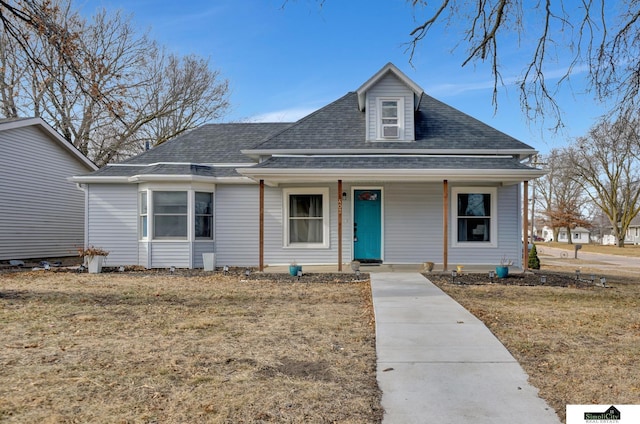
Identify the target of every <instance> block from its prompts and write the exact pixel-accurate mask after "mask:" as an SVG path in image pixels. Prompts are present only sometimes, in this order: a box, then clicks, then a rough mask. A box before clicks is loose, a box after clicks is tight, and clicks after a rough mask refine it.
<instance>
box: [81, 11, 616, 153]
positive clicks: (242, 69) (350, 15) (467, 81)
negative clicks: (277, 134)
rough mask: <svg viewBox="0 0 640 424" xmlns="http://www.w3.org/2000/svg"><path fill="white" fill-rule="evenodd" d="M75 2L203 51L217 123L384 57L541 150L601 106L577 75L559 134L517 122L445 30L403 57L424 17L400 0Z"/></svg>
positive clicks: (515, 64) (317, 101)
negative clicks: (215, 80) (224, 111)
mask: <svg viewBox="0 0 640 424" xmlns="http://www.w3.org/2000/svg"><path fill="white" fill-rule="evenodd" d="M76 1H77V2H76V5H77V6H78V7H80V8H81V11H82V13H83V14H84V15H86V16H89V15H92V14H94V13H95V12H96V10H97V8H102V7H104V8H106V9H107V10H110V11H116V10H118V9H120V10H122V11H123V12H124V13H125V14H133V21H134V23H135V24H136V25H137V26H138V27H139V28H140V30H141V31H144V30H149V32H150V35H151V37H152V38H154V39H155V40H157V41H158V42H159V43H161V44H162V45H164V46H166V47H167V49H168V50H169V51H172V52H175V53H178V54H183V55H186V54H197V55H199V56H203V57H206V58H209V60H210V64H211V66H212V67H213V68H214V69H218V70H220V71H221V74H222V76H223V77H224V78H227V79H228V80H229V82H230V87H231V93H230V101H231V105H232V109H231V111H230V113H229V115H227V116H226V117H225V119H224V120H225V121H264V120H267V121H290V120H296V119H299V118H300V117H302V116H304V115H306V114H308V113H310V112H312V111H313V110H316V109H318V108H320V107H322V106H324V105H326V104H328V103H330V102H332V101H334V100H336V99H338V98H339V97H341V96H343V95H344V94H346V93H347V92H349V91H354V90H356V89H357V88H358V87H359V86H360V85H361V84H362V83H364V82H365V81H366V80H367V79H368V78H369V77H370V76H372V75H373V74H374V73H375V72H377V71H378V70H379V69H380V68H382V67H383V66H384V65H385V64H386V63H387V62H393V63H394V64H395V65H396V66H398V67H399V68H400V69H401V70H402V71H403V72H405V73H406V74H407V76H408V77H409V78H411V79H413V80H414V81H415V82H416V83H418V84H419V85H420V86H421V87H422V88H423V89H424V90H425V92H426V93H427V94H429V95H431V96H433V97H435V98H437V99H438V100H441V101H443V102H445V103H447V104H449V105H451V106H453V107H456V108H458V109H460V110H462V111H463V112H465V113H467V114H469V115H471V116H473V117H475V118H477V119H480V120H482V121H484V122H486V123H487V124H489V125H491V126H493V127H495V128H497V129H499V130H501V131H503V132H505V133H507V134H509V135H511V136H514V137H516V138H518V139H520V140H522V141H523V142H525V143H528V144H530V145H532V146H534V147H535V148H536V149H538V150H540V151H541V152H542V153H545V152H547V151H548V150H549V149H550V148H551V147H553V146H562V145H565V144H566V143H567V140H569V139H571V138H572V137H576V136H580V135H583V134H585V132H586V131H587V130H588V129H589V127H591V126H592V125H593V124H594V123H595V121H596V119H597V117H598V116H599V115H600V114H601V113H603V112H604V109H603V108H601V107H598V106H597V105H596V104H595V102H594V101H593V96H592V95H590V94H588V93H587V94H583V93H582V91H583V80H582V78H583V77H584V75H580V74H577V75H575V76H573V77H572V79H571V82H572V86H573V89H574V93H570V92H569V90H564V91H563V92H562V93H560V95H559V97H558V99H559V103H560V105H561V107H562V108H563V112H564V123H565V129H564V131H563V132H561V133H554V132H552V131H548V130H547V129H546V128H547V127H549V126H551V124H552V122H540V121H537V122H529V121H527V119H526V118H525V116H524V114H523V113H522V112H521V109H520V100H519V92H518V89H517V87H516V86H514V85H507V86H506V87H503V88H501V89H500V95H499V99H498V110H497V112H495V113H494V108H493V105H492V104H491V96H492V90H493V85H492V76H491V74H490V73H489V71H488V69H487V68H486V66H484V65H482V64H479V65H473V64H472V65H468V66H466V67H464V68H463V67H462V66H461V64H462V61H463V53H464V51H463V49H462V48H460V49H458V50H455V51H452V50H453V48H454V47H455V45H456V43H457V42H458V41H459V39H458V36H457V35H456V33H455V28H450V29H439V30H438V31H436V32H433V33H432V34H431V36H430V38H428V39H426V40H424V41H423V42H422V44H420V46H419V48H418V50H417V52H416V54H415V56H414V60H413V66H412V65H410V64H409V54H408V52H407V51H406V49H407V45H406V43H407V42H408V41H409V39H410V37H409V32H410V31H411V29H413V28H414V27H415V23H416V20H419V19H420V18H421V17H424V14H423V15H422V16H419V15H416V13H415V12H414V10H413V9H412V8H411V7H410V5H409V4H408V2H407V1H406V0H348V1H345V0H325V2H324V5H323V6H322V7H321V6H320V3H319V2H317V1H315V0H289V1H288V2H286V4H284V3H285V0H183V1H182V2H179V1H175V0H171V1H168V0H133V1H132V0H76ZM283 4H284V7H283ZM418 13H419V12H418ZM507 41H508V42H509V44H510V45H509V47H510V48H509V49H508V50H506V49H505V51H504V54H503V56H501V58H500V60H501V72H502V75H503V77H504V79H505V81H506V82H511V81H513V80H514V79H515V77H517V76H518V75H519V74H520V73H521V70H522V67H523V66H524V59H523V54H522V53H521V51H520V49H519V47H518V44H517V43H516V41H515V38H514V40H507ZM525 41H526V40H525ZM525 58H526V57H525ZM557 70H560V71H561V70H562V67H561V65H560V64H559V65H558V68H557Z"/></svg>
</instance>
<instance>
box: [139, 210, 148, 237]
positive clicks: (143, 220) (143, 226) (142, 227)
mask: <svg viewBox="0 0 640 424" xmlns="http://www.w3.org/2000/svg"><path fill="white" fill-rule="evenodd" d="M140 230H141V231H140V233H141V235H142V238H147V216H146V215H143V216H141V217H140Z"/></svg>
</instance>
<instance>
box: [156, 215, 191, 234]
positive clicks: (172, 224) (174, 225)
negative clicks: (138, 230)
mask: <svg viewBox="0 0 640 424" xmlns="http://www.w3.org/2000/svg"><path fill="white" fill-rule="evenodd" d="M153 227H154V228H153V229H154V236H155V237H180V238H186V237H187V215H155V216H154V218H153Z"/></svg>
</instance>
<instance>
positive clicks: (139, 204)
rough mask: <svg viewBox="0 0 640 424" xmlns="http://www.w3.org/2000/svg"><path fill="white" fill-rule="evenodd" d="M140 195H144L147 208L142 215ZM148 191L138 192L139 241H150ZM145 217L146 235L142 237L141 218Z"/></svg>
mask: <svg viewBox="0 0 640 424" xmlns="http://www.w3.org/2000/svg"><path fill="white" fill-rule="evenodd" d="M142 193H144V194H145V195H146V199H145V200H146V207H147V212H146V213H144V214H143V213H142ZM149 208H150V206H149V191H148V190H140V191H138V225H139V228H138V240H140V241H148V240H149V239H150V237H149ZM143 216H146V217H147V228H146V230H147V235H146V236H144V235H143V234H144V228H142V217H143Z"/></svg>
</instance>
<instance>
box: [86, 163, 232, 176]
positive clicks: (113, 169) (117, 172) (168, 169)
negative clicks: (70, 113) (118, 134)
mask: <svg viewBox="0 0 640 424" xmlns="http://www.w3.org/2000/svg"><path fill="white" fill-rule="evenodd" d="M90 175H91V176H92V177H133V176H134V175H194V176H196V175H197V176H202V177H218V178H220V177H239V176H240V175H238V173H237V172H236V168H235V167H214V166H208V165H182V164H180V165H176V164H157V165H151V166H120V165H118V166H105V167H104V168H102V169H100V170H98V171H96V172H93V173H92V174H90Z"/></svg>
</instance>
